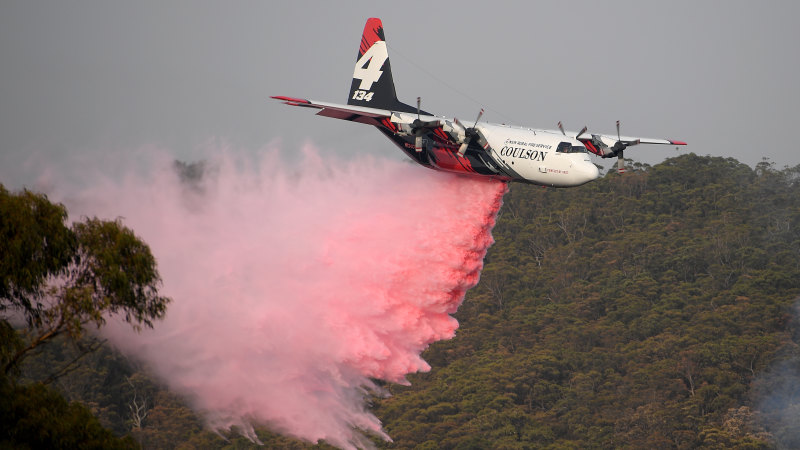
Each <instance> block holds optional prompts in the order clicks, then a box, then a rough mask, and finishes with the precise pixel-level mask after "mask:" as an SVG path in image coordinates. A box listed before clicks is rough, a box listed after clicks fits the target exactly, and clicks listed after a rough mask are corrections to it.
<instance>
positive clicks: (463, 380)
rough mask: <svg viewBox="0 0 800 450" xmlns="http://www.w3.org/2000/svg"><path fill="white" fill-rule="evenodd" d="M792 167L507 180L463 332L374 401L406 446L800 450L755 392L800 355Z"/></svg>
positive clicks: (798, 221) (706, 161) (799, 236)
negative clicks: (773, 449) (592, 179)
mask: <svg viewBox="0 0 800 450" xmlns="http://www.w3.org/2000/svg"><path fill="white" fill-rule="evenodd" d="M798 169H800V166H799V167H796V168H794V169H792V170H783V171H776V170H774V169H773V168H772V167H771V166H770V165H769V164H768V163H766V162H764V163H762V164H759V165H758V167H757V168H756V169H755V170H753V169H751V168H749V167H748V166H745V165H743V164H740V163H738V162H737V161H735V160H732V159H722V158H711V157H699V156H696V155H694V154H690V155H684V156H680V157H677V158H673V159H670V160H667V161H666V162H664V163H662V164H659V165H657V166H655V167H641V166H640V167H638V170H635V171H634V172H632V173H627V174H625V175H624V176H622V177H619V176H617V175H616V174H610V175H608V176H606V177H605V179H603V180H598V182H596V183H591V184H588V185H586V186H583V187H582V188H579V189H566V190H553V189H542V188H536V187H529V186H522V185H514V186H512V189H511V192H510V193H509V194H507V195H506V197H505V204H504V206H503V209H502V217H501V218H500V220H499V221H498V224H497V226H496V228H495V230H494V233H493V234H494V237H495V239H496V244H495V245H494V247H492V249H491V250H490V251H489V254H488V255H487V259H486V265H485V269H484V271H483V274H482V277H481V281H480V283H479V285H478V286H477V287H476V288H475V289H473V290H472V291H471V292H470V293H469V294H468V295H467V299H466V301H465V302H464V304H463V305H462V307H461V309H460V310H459V311H458V313H457V315H456V317H457V318H458V319H459V321H460V322H461V327H460V329H459V331H458V335H457V337H456V338H455V339H453V340H451V341H447V342H442V343H437V344H436V345H434V346H432V347H431V349H430V350H429V351H428V352H427V353H426V355H425V357H426V359H427V360H428V361H429V362H430V363H431V365H432V366H433V368H434V369H433V371H432V372H431V373H429V374H421V375H418V376H414V377H411V379H410V381H411V382H412V386H411V387H408V388H406V387H394V386H393V387H392V388H391V390H392V392H393V393H394V396H393V397H391V398H389V399H387V400H384V401H382V402H380V404H379V406H378V415H379V417H381V419H382V420H383V421H384V423H385V426H386V429H387V430H388V432H389V434H390V435H391V436H392V437H393V439H394V440H395V445H394V447H396V448H405V447H412V446H418V445H421V446H422V447H427V448H454V447H458V448H531V447H537V448H541V447H549V446H552V447H576V448H589V447H602V448H609V447H633V448H670V447H679V448H687V447H696V446H709V447H717V448H719V447H734V446H743V447H753V448H757V447H760V446H763V445H765V444H766V443H767V442H769V441H768V439H769V436H768V434H767V433H766V432H767V431H768V432H771V433H772V434H773V436H774V437H775V438H777V439H779V440H783V443H784V445H786V446H788V447H793V448H797V447H798V446H800V442H789V441H787V440H790V439H796V435H797V431H794V432H793V433H794V435H795V436H794V437H793V436H792V435H791V433H792V431H791V430H787V429H783V428H781V427H780V426H779V423H778V422H779V421H774V422H772V423H765V424H764V426H765V427H767V428H766V429H765V428H761V427H759V425H758V423H757V421H755V419H756V417H757V415H756V414H754V409H755V407H756V406H758V402H759V399H758V398H755V397H754V396H753V395H752V393H753V387H754V382H755V381H756V380H758V379H759V374H761V373H763V372H764V371H765V370H766V369H768V367H769V366H770V364H771V363H772V362H773V360H774V359H775V358H776V356H778V355H779V354H780V355H781V357H782V358H786V357H790V356H791V352H789V353H788V354H787V353H786V349H789V350H791V349H792V348H793V347H792V346H791V345H790V344H791V341H790V339H791V334H790V333H789V325H790V321H791V319H792V309H791V305H792V304H793V302H795V301H796V300H797V298H798V295H799V294H800V171H799V170H798ZM782 346H784V352H783V353H781V348H782ZM798 381H800V379H799V380H798ZM771 382H772V383H776V382H779V381H777V380H774V379H773V380H772V381H771ZM761 391H765V392H766V391H769V387H766V386H764V387H762V389H761ZM798 393H800V391H798ZM798 401H800V399H798ZM794 408H795V409H796V408H797V405H796V404H795V405H794ZM780 412H781V411H767V412H766V414H761V415H760V416H758V417H762V418H763V419H765V420H766V419H771V420H776V418H775V417H773V416H774V415H775V414H778V413H780Z"/></svg>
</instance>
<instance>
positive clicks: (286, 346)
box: [41, 145, 506, 448]
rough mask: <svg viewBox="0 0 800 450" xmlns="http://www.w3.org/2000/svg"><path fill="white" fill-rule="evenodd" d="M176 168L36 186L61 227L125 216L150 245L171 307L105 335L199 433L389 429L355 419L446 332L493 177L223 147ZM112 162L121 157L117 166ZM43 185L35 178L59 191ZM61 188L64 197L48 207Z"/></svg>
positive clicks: (353, 441)
mask: <svg viewBox="0 0 800 450" xmlns="http://www.w3.org/2000/svg"><path fill="white" fill-rule="evenodd" d="M220 154H221V155H222V156H220V157H218V158H215V160H212V161H210V162H208V163H205V164H197V165H189V166H187V165H179V166H181V167H182V169H183V170H182V171H181V173H182V174H183V176H182V177H179V176H177V175H176V171H175V170H173V168H170V167H171V166H172V165H173V163H172V162H171V161H170V160H169V159H168V158H165V157H162V156H159V152H150V153H149V156H148V157H147V164H144V166H145V167H147V166H149V168H150V170H141V167H142V164H141V160H140V161H139V162H140V163H139V164H137V166H138V169H137V170H133V169H131V170H128V171H127V172H126V173H124V174H123V175H122V176H114V177H113V178H112V177H108V176H101V175H94V176H91V177H88V179H84V180H83V184H84V185H85V186H84V187H83V188H81V189H79V190H77V191H76V192H71V193H61V194H58V192H59V189H56V192H54V193H51V194H50V196H51V198H53V199H54V200H57V201H62V202H64V203H65V204H66V205H67V207H68V209H69V211H70V213H71V218H72V219H73V220H75V219H77V218H79V217H80V216H82V215H86V216H94V215H96V216H98V217H101V218H107V219H113V218H115V217H122V218H123V222H124V223H125V224H126V225H127V226H129V227H131V228H132V229H133V230H134V231H135V232H136V233H137V235H139V236H140V237H142V238H143V239H144V240H145V241H146V242H147V243H148V244H149V245H150V247H151V250H152V251H153V253H154V255H155V256H156V258H157V260H158V264H159V270H160V273H161V276H162V278H163V280H164V286H163V289H162V293H163V294H164V295H168V296H170V297H172V298H173V303H172V304H171V305H170V307H169V308H168V311H167V316H166V318H165V320H164V321H163V322H159V323H157V324H156V326H155V329H153V330H145V331H143V332H142V333H141V334H136V333H134V332H133V331H131V329H130V327H129V326H128V325H127V324H124V323H122V322H119V321H115V320H110V321H109V322H108V324H107V326H106V327H105V328H104V329H103V331H102V333H103V334H104V335H106V337H108V338H109V339H110V341H111V342H112V343H113V344H114V345H115V346H117V347H118V348H120V349H121V350H122V351H123V352H125V353H127V354H130V355H135V356H136V357H138V358H139V359H141V360H142V361H144V362H145V363H146V364H147V365H148V366H149V367H150V368H151V370H152V371H153V372H154V373H155V374H156V375H157V376H159V377H160V378H161V379H163V380H164V381H165V382H166V383H167V384H168V385H169V386H170V387H171V388H172V389H173V390H175V391H177V392H179V393H181V394H183V395H184V396H186V397H187V398H188V399H189V401H190V402H191V404H192V405H193V407H194V408H195V409H196V410H198V411H199V412H201V413H202V414H203V416H204V417H205V418H206V419H207V421H208V423H209V425H210V426H212V427H215V428H227V427H230V426H238V427H240V429H242V430H244V433H245V434H247V435H248V436H249V437H251V439H256V438H255V434H254V432H253V428H252V425H253V424H266V425H268V426H269V427H270V428H272V429H274V430H276V431H278V432H281V433H286V434H290V435H293V436H296V437H300V438H302V439H306V440H308V441H312V442H315V441H317V440H320V439H324V440H325V441H327V442H329V443H331V444H333V445H336V446H339V447H343V448H352V447H356V446H358V447H361V446H370V443H369V442H368V440H367V439H366V438H365V437H364V435H362V434H361V431H365V432H368V433H374V434H377V435H379V436H381V437H382V438H383V439H387V440H388V439H389V436H387V435H386V434H385V432H383V431H382V429H381V424H380V421H379V420H378V419H377V418H376V417H375V416H374V415H373V414H372V413H371V412H370V411H369V410H368V409H367V406H366V404H365V397H366V396H367V395H368V393H369V391H371V390H376V389H377V387H376V386H375V385H374V383H372V382H371V381H370V378H378V379H383V380H387V381H392V382H396V383H405V382H406V381H405V376H406V374H408V373H412V372H417V371H428V370H430V366H429V365H428V364H427V363H426V362H425V361H424V360H423V359H422V358H421V357H420V353H421V352H422V351H423V350H424V349H425V348H426V347H427V346H428V345H429V344H430V343H432V342H434V341H437V340H441V339H449V338H451V337H453V335H454V333H455V330H456V328H457V326H458V323H457V322H456V320H455V319H453V318H452V317H451V316H450V314H452V313H454V312H455V311H456V309H457V308H458V306H459V305H460V303H461V302H462V300H463V298H464V293H465V292H466V290H467V289H469V288H470V287H472V286H474V285H475V283H477V281H478V276H479V272H480V270H481V268H482V261H483V257H484V255H485V254H486V250H487V249H488V247H489V246H490V245H491V244H492V242H493V241H492V238H491V234H490V231H491V228H492V226H493V225H494V221H495V216H496V214H497V211H498V209H499V208H500V205H501V201H502V196H503V194H504V193H505V191H506V186H505V184H503V183H501V182H497V181H491V180H484V179H475V178H465V177H458V176H454V175H450V174H445V173H436V172H433V171H430V170H426V169H424V168H422V167H419V166H416V165H413V164H408V163H404V162H396V161H390V160H375V159H370V158H362V159H358V160H354V161H350V162H346V163H342V162H339V161H333V160H328V159H326V158H324V157H321V156H320V155H319V152H318V151H317V150H315V149H314V148H313V147H312V146H310V145H309V146H306V148H304V149H303V157H302V161H301V163H300V164H298V165H296V166H292V167H290V166H288V165H287V164H285V163H283V162H282V161H281V159H280V158H279V156H278V152H277V151H268V152H266V154H265V156H263V157H262V158H261V159H260V161H257V162H255V163H254V162H252V161H245V160H243V159H241V158H237V157H236V156H235V155H233V154H232V152H230V151H224V149H223V151H220ZM124 165H125V164H122V166H124ZM52 178H53V176H52V174H50V176H49V177H44V178H42V179H41V181H42V182H43V183H44V184H46V185H55V186H57V185H58V184H57V183H58V182H57V181H55V180H53V179H52ZM59 195H61V196H62V198H59Z"/></svg>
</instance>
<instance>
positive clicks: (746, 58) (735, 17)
mask: <svg viewBox="0 0 800 450" xmlns="http://www.w3.org/2000/svg"><path fill="white" fill-rule="evenodd" d="M799 15H800V2H795V1H772V2H769V1H768V2H755V1H752V2H740V1H695V0H692V1H683V0H680V1H669V2H651V1H646V2H642V1H607V2H596V1H541V2H502V1H493V2H485V1H481V2H478V1H464V0H461V1H439V2H427V1H426V2H412V1H408V2H402V1H401V2H398V1H395V2H378V1H374V0H373V1H364V2H347V3H346V4H344V5H341V4H339V2H335V3H334V2H305V1H293V2H265V1H234V2H218V1H169V2H163V1H137V2H123V1H51V2H45V1H27V0H26V1H10V0H5V1H3V2H2V3H0V181H3V179H4V178H5V181H6V184H9V183H13V182H17V183H19V182H20V180H19V179H15V177H19V176H20V175H19V174H20V173H21V172H20V171H18V170H17V167H19V166H21V165H23V163H24V162H25V161H26V160H27V159H28V158H29V157H30V155H38V156H37V158H38V160H39V161H41V160H46V161H48V162H50V163H51V164H58V163H60V162H62V161H69V160H71V159H74V158H78V157H85V156H86V155H87V154H88V155H103V154H114V153H115V152H124V151H131V149H136V148H141V147H142V146H153V145H155V146H160V147H164V148H166V149H168V150H169V151H170V152H173V153H174V154H175V156H176V157H178V158H180V159H183V160H187V161H191V160H194V159H198V158H199V157H201V156H199V155H198V153H197V148H198V147H199V146H202V145H203V144H204V143H208V142H209V140H223V141H226V142H229V143H231V144H232V145H234V146H235V147H238V148H241V149H244V150H246V151H249V152H253V153H257V152H258V150H259V149H261V148H263V147H264V146H265V145H267V144H268V143H278V142H279V143H280V147H281V148H282V151H283V152H285V153H287V154H291V153H293V152H297V151H298V149H299V145H300V143H302V142H303V141H304V140H305V139H311V140H312V141H314V142H315V143H317V144H318V145H320V146H321V147H322V148H323V149H325V150H326V151H330V152H336V153H339V154H357V153H371V154H375V155H389V156H390V157H394V158H401V157H403V156H402V154H401V153H400V152H399V150H398V149H396V148H395V147H394V146H393V144H391V143H390V142H389V141H388V140H386V139H385V138H384V137H383V136H382V135H381V134H380V133H378V132H377V131H376V130H374V129H373V128H371V127H368V126H364V125H359V124H352V123H347V122H343V121H338V120H334V119H328V118H320V117H315V116H314V115H313V112H312V111H309V110H305V109H301V108H290V107H287V106H283V105H281V104H280V103H278V102H276V101H273V100H270V99H269V96H270V95H289V96H298V97H306V98H312V99H315V100H323V101H332V102H341V103H344V102H345V101H346V93H347V90H348V87H349V85H350V79H351V76H352V71H353V65H354V63H355V60H356V52H357V46H358V43H359V39H360V35H361V31H362V29H363V26H364V22H365V21H366V19H367V18H368V17H373V16H376V17H380V18H381V19H382V20H383V24H384V27H385V32H386V37H387V42H388V45H389V55H390V58H391V61H392V69H393V72H394V79H395V83H396V86H397V91H398V95H399V97H400V99H401V100H403V101H405V102H407V103H413V102H414V99H415V98H416V97H417V96H421V97H422V99H423V106H424V108H425V109H427V110H428V111H431V112H433V113H436V114H442V115H447V116H453V115H455V116H457V117H459V118H463V119H465V120H472V118H473V117H475V115H476V113H477V111H478V110H479V109H480V108H481V107H482V106H483V107H486V115H485V120H486V121H489V122H505V123H511V124H516V125H525V126H531V127H547V128H554V127H555V124H556V123H557V122H558V121H559V120H561V121H563V122H564V124H565V125H566V126H567V128H568V129H571V130H578V129H580V128H581V127H582V126H583V125H588V126H589V129H590V131H595V132H605V133H610V132H613V130H614V121H615V120H617V119H619V120H621V121H622V124H623V125H622V126H623V134H627V135H632V136H646V137H657V138H659V137H663V138H670V139H680V140H685V141H687V142H688V143H689V146H688V147H685V148H683V149H681V151H693V152H696V153H698V154H701V155H705V154H711V155H716V156H733V157H735V158H737V159H739V160H740V161H742V162H744V163H747V164H749V165H751V166H752V165H754V164H756V163H757V162H759V161H760V160H761V158H762V157H765V156H766V157H769V158H770V159H771V160H772V161H774V162H775V163H776V164H777V165H778V167H782V166H784V165H790V166H794V165H796V164H798V163H800V152H799V151H798V150H797V149H796V148H795V145H794V144H792V141H791V138H790V137H791V136H792V135H794V129H795V128H794V127H796V126H798V124H800V114H799V113H798V111H797V108H798V107H797V105H799V104H800V89H798V87H797V83H798V80H800V56H798V55H800V49H798V46H799V45H798V44H800V27H798V26H797V25H796V19H797V17H798V16H799ZM787 138H788V139H787ZM675 154H676V151H675V149H674V147H660V146H642V147H639V148H637V149H636V151H629V152H627V153H626V156H628V157H632V158H635V159H637V160H640V161H644V162H648V163H656V162H658V161H660V160H662V159H663V158H664V157H668V156H672V155H675ZM596 161H599V159H596ZM23 181H24V180H23Z"/></svg>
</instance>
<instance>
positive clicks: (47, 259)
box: [0, 185, 77, 325]
mask: <svg viewBox="0 0 800 450" xmlns="http://www.w3.org/2000/svg"><path fill="white" fill-rule="evenodd" d="M66 220H67V210H66V209H65V208H64V206H63V205H59V204H53V203H50V201H48V200H47V197H46V196H44V195H41V194H35V193H33V192H30V191H27V190H26V191H22V192H20V193H18V194H11V193H9V192H8V191H7V190H6V189H5V188H4V187H3V185H0V299H2V301H0V312H3V311H5V310H7V309H8V308H10V307H11V308H19V309H21V310H22V311H23V312H24V313H25V315H26V319H27V320H28V325H32V321H34V320H35V319H36V318H37V316H38V313H39V312H40V308H41V305H40V304H39V300H40V299H41V297H42V295H43V294H44V287H45V281H46V279H47V277H48V276H49V275H58V274H63V273H64V272H65V270H66V267H67V264H69V262H70V261H71V259H72V257H73V255H74V252H75V248H76V246H77V242H76V240H75V236H74V235H73V234H72V233H71V232H70V230H69V229H68V228H67V227H66V226H65V225H64V222H65V221H66Z"/></svg>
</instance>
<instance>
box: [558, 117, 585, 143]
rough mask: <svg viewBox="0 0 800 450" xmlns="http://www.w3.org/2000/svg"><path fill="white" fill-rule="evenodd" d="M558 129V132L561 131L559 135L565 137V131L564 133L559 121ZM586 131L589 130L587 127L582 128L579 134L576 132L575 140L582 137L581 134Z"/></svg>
mask: <svg viewBox="0 0 800 450" xmlns="http://www.w3.org/2000/svg"><path fill="white" fill-rule="evenodd" d="M558 129H559V130H561V134H563V135H564V136H566V135H567V133H566V131H564V125H562V124H561V121H559V122H558ZM588 129H589V127H583V128H581V131H579V132H578V134H576V135H575V139H578V138H580V137H581V135H582V134H583V133H586V130H588Z"/></svg>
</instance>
